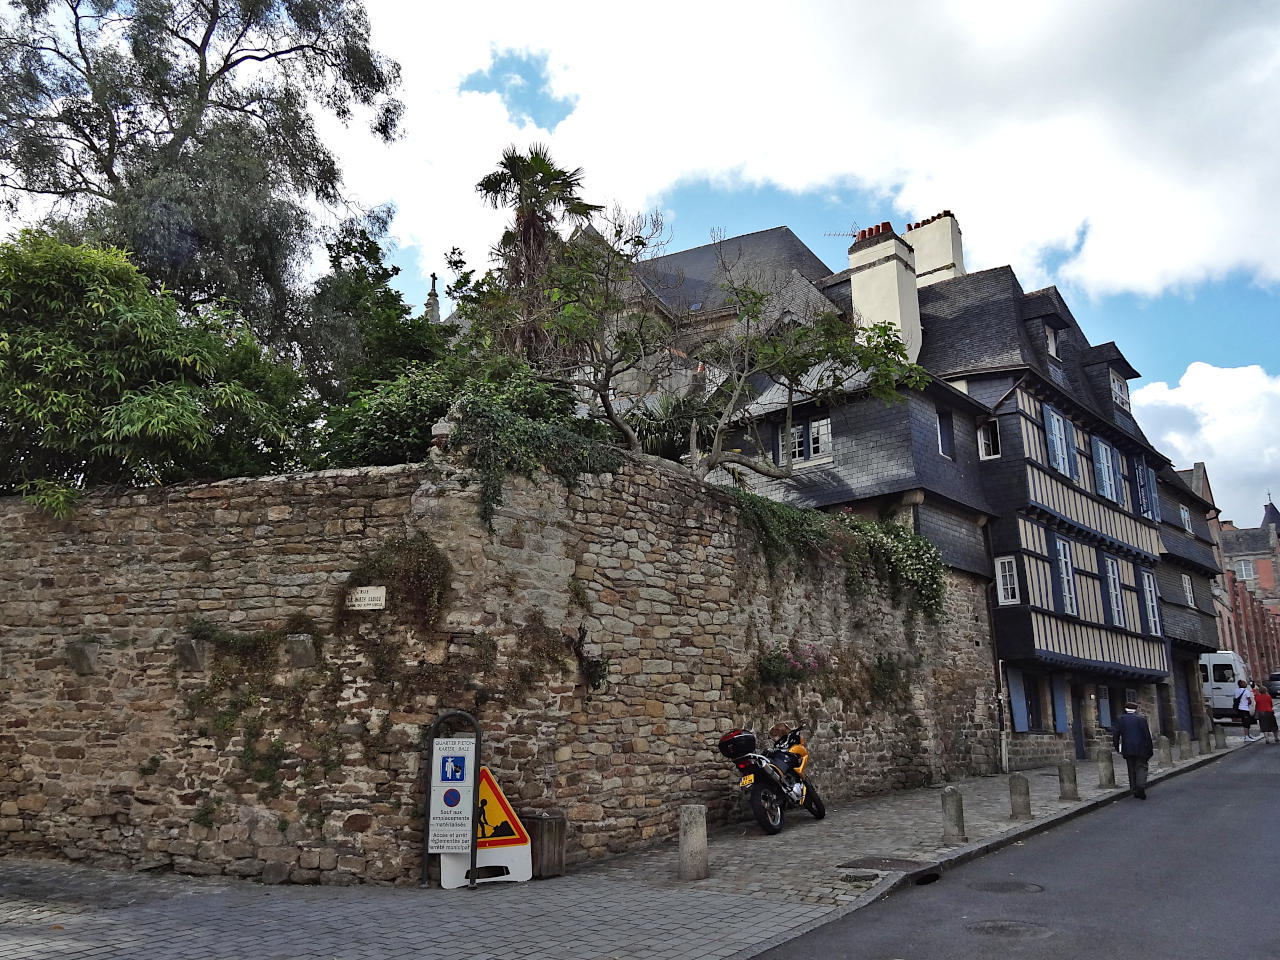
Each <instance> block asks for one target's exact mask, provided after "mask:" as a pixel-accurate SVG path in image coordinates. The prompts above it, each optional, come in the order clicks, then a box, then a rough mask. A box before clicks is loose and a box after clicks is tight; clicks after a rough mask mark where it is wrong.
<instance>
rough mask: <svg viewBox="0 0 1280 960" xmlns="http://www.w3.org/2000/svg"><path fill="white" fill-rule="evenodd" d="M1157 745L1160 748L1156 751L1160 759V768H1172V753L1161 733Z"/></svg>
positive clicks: (1167, 741)
mask: <svg viewBox="0 0 1280 960" xmlns="http://www.w3.org/2000/svg"><path fill="white" fill-rule="evenodd" d="M1158 743H1159V744H1160V747H1159V749H1158V751H1157V752H1158V754H1159V757H1160V766H1162V767H1171V766H1173V751H1172V750H1171V749H1170V748H1169V738H1168V737H1166V736H1165V735H1164V734H1163V733H1162V734H1160V739H1159V741H1158Z"/></svg>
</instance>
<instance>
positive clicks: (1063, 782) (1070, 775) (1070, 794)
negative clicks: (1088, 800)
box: [1058, 760, 1080, 800]
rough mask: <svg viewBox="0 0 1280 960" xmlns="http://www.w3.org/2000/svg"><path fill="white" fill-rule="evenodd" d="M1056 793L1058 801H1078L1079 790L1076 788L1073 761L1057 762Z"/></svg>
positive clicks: (1074, 763)
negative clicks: (1057, 786)
mask: <svg viewBox="0 0 1280 960" xmlns="http://www.w3.org/2000/svg"><path fill="white" fill-rule="evenodd" d="M1058 784H1059V787H1060V790H1059V793H1058V799H1059V800H1079V799H1080V789H1079V788H1078V787H1077V786H1076V762H1075V761H1074V760H1060V761H1058Z"/></svg>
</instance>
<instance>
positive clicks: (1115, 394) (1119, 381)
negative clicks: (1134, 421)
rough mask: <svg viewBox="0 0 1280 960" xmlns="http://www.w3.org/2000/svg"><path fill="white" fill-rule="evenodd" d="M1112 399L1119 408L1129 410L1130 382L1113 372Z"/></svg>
mask: <svg viewBox="0 0 1280 960" xmlns="http://www.w3.org/2000/svg"><path fill="white" fill-rule="evenodd" d="M1111 399H1112V400H1113V401H1114V402H1115V405H1116V406H1117V407H1120V408H1122V409H1124V410H1128V409H1129V381H1128V380H1126V379H1125V378H1124V377H1122V376H1120V374H1118V373H1117V372H1116V371H1114V370H1112V371H1111Z"/></svg>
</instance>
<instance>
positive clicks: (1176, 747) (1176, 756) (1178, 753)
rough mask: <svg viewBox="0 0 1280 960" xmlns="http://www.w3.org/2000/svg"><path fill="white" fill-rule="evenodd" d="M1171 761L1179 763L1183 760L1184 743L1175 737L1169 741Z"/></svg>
mask: <svg viewBox="0 0 1280 960" xmlns="http://www.w3.org/2000/svg"><path fill="white" fill-rule="evenodd" d="M1169 759H1170V760H1171V761H1172V762H1173V763H1177V762H1178V761H1179V760H1181V759H1183V756H1182V741H1181V740H1179V739H1178V738H1177V737H1173V738H1172V739H1170V740H1169Z"/></svg>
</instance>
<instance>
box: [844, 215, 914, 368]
mask: <svg viewBox="0 0 1280 960" xmlns="http://www.w3.org/2000/svg"><path fill="white" fill-rule="evenodd" d="M849 270H850V276H849V292H850V294H851V295H852V297H853V305H854V306H855V307H857V308H858V312H859V313H860V314H861V315H862V320H863V322H865V323H891V324H893V325H894V326H895V327H897V328H898V333H899V335H900V336H901V337H902V342H903V343H904V344H905V345H906V348H907V357H908V359H910V360H911V361H912V362H915V359H916V357H918V356H919V355H920V301H919V299H918V297H917V296H916V258H915V253H914V252H913V251H912V249H911V246H910V245H909V244H908V243H907V242H906V241H905V240H903V239H902V237H900V236H898V235H897V234H896V233H894V232H893V225H892V224H890V223H889V221H888V220H886V221H885V222H884V223H881V224H878V225H877V226H874V227H868V228H867V229H865V230H859V231H858V238H857V240H855V241H854V244H853V246H851V247H850V248H849Z"/></svg>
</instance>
